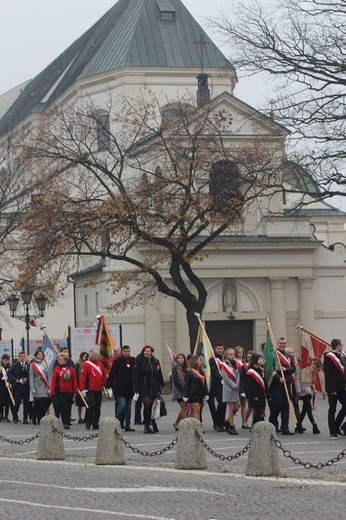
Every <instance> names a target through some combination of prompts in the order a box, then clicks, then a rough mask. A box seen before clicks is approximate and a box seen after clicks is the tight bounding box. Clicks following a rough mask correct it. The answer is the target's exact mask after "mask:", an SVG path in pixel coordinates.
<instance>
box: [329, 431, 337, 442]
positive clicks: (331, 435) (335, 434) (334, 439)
mask: <svg viewBox="0 0 346 520" xmlns="http://www.w3.org/2000/svg"><path fill="white" fill-rule="evenodd" d="M329 438H330V439H332V441H336V440H337V439H338V438H339V436H338V434H337V433H331V434H330V436H329Z"/></svg>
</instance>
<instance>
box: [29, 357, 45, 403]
mask: <svg viewBox="0 0 346 520" xmlns="http://www.w3.org/2000/svg"><path fill="white" fill-rule="evenodd" d="M32 363H36V364H37V365H40V366H41V367H42V368H43V371H44V373H45V376H46V379H47V381H48V385H50V380H49V376H48V367H47V363H46V362H45V360H44V359H43V360H42V361H39V360H38V359H36V358H34V359H33V360H32ZM32 363H31V365H30V392H31V393H32V397H33V398H34V399H40V398H42V397H49V390H48V388H46V386H45V384H44V383H43V382H42V380H41V379H40V377H39V376H38V375H37V374H36V372H35V370H34V369H33V367H32Z"/></svg>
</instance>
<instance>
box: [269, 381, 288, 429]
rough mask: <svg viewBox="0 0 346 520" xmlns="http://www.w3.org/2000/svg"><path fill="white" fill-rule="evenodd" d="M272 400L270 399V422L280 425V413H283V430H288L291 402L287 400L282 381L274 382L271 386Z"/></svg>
mask: <svg viewBox="0 0 346 520" xmlns="http://www.w3.org/2000/svg"><path fill="white" fill-rule="evenodd" d="M270 392H271V396H272V398H271V401H270V416H269V422H270V423H272V424H273V425H274V426H275V428H278V427H279V420H278V418H279V415H280V414H281V430H282V431H283V432H286V431H287V430H288V421H289V402H288V400H287V395H286V390H285V385H283V384H282V383H276V382H275V383H272V384H271V387H270Z"/></svg>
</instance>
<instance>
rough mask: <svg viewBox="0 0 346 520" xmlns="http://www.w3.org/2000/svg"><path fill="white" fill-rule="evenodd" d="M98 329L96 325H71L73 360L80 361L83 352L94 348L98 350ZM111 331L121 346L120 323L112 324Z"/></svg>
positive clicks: (114, 339)
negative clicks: (74, 326)
mask: <svg viewBox="0 0 346 520" xmlns="http://www.w3.org/2000/svg"><path fill="white" fill-rule="evenodd" d="M96 331H97V328H96V327H84V328H78V327H76V328H72V327H71V331H70V338H71V357H72V359H73V361H78V358H79V355H80V353H81V352H89V351H90V350H92V349H97V350H98V348H99V347H98V345H95V339H96ZM109 332H110V333H111V336H112V338H113V341H114V344H115V345H120V346H121V333H120V325H112V326H110V327H109Z"/></svg>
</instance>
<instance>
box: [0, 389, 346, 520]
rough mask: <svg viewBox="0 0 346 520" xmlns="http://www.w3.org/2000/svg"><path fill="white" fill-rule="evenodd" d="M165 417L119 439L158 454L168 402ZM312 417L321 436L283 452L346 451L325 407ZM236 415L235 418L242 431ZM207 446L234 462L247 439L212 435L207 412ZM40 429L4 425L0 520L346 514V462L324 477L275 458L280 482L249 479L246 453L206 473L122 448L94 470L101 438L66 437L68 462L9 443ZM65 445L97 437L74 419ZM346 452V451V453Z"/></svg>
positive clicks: (213, 462) (164, 440)
mask: <svg viewBox="0 0 346 520" xmlns="http://www.w3.org/2000/svg"><path fill="white" fill-rule="evenodd" d="M166 404H167V409H168V416H167V417H164V418H162V419H160V421H159V423H158V426H159V429H160V432H159V433H158V434H156V435H143V433H142V429H143V427H142V426H135V428H136V432H133V433H124V438H125V439H126V441H129V442H130V443H131V444H132V445H133V446H135V447H136V448H139V449H140V450H143V451H149V452H151V451H158V450H160V449H162V448H163V447H165V446H167V445H168V444H169V443H170V442H171V441H172V440H173V439H175V438H176V436H177V432H175V431H174V429H173V427H172V424H173V422H174V419H175V416H176V414H177V411H178V405H177V404H176V403H172V402H171V401H170V398H169V396H167V398H166ZM113 412H114V403H113V402H112V401H104V402H103V405H102V417H107V416H113ZM74 416H76V411H75V410H74ZM315 418H316V421H317V423H318V425H319V428H320V430H321V432H322V433H321V434H320V435H312V432H311V426H310V424H309V423H308V421H306V424H305V425H304V426H305V427H306V428H307V431H306V432H305V433H304V434H296V435H295V436H292V437H283V436H280V434H279V435H278V439H279V440H280V441H281V442H282V444H283V446H284V448H285V449H287V450H289V451H290V452H291V453H292V455H293V457H294V458H295V459H299V460H302V461H303V462H311V463H314V464H316V463H319V462H322V463H325V462H327V461H328V460H330V459H332V458H335V457H336V456H337V455H338V454H340V453H341V452H343V450H345V449H346V437H345V438H340V439H338V440H337V441H332V440H330V439H329V433H328V430H327V425H326V418H327V401H326V400H323V399H322V398H320V397H319V398H318V400H317V411H316V412H315ZM239 421H240V418H239V417H238V418H237V421H236V426H237V423H238V425H239ZM203 424H204V429H205V431H206V433H205V434H204V440H205V441H206V443H207V444H208V446H210V447H211V448H212V449H213V450H214V451H215V452H216V453H217V454H222V455H225V456H228V455H234V454H236V453H237V452H239V451H241V450H242V449H243V448H244V446H246V445H247V444H248V442H249V440H250V438H251V434H249V432H248V431H247V430H242V429H241V428H239V427H238V431H239V435H238V436H237V437H235V436H229V435H228V434H227V433H217V432H214V431H213V429H212V423H211V420H210V414H209V410H208V408H207V407H206V408H205V410H204V411H203ZM37 432H39V428H38V427H35V426H33V425H23V424H21V423H18V424H16V425H15V424H13V423H9V424H7V423H0V437H1V438H2V440H0V464H1V465H2V472H1V476H0V483H1V487H0V519H1V520H3V519H6V520H15V519H18V518H20V517H22V516H24V515H25V518H26V519H31V518H33V519H35V520H41V519H43V518H44V519H46V518H49V519H50V520H55V519H59V520H75V519H76V520H77V519H83V520H89V519H90V520H91V519H95V520H97V519H98V518H101V517H102V516H103V517H109V518H117V519H125V518H133V519H137V518H143V519H158V520H159V519H160V520H166V519H176V520H180V519H181V520H183V519H187V518H189V519H192V520H194V519H196V520H214V519H215V520H223V519H231V518H232V519H233V518H235V517H236V516H238V515H240V516H241V518H242V520H243V519H246V520H247V519H250V518H251V520H256V519H263V518H266V519H268V520H271V519H274V518H275V519H276V518H277V517H278V516H281V515H284V516H285V520H289V519H297V520H298V519H301V518H304V520H310V519H322V518H323V519H324V518H325V517H326V516H328V517H331V518H333V520H339V519H340V520H341V519H344V518H345V517H346V511H345V490H346V475H345V468H346V465H345V464H346V456H345V457H344V458H342V459H341V460H340V461H338V462H337V463H334V464H332V465H331V466H328V467H325V468H323V469H320V470H316V469H311V468H310V469H306V468H304V467H303V466H301V465H296V464H294V462H293V461H292V460H291V459H287V458H285V457H284V456H283V454H282V453H280V467H281V474H282V476H281V478H260V477H246V476H245V468H246V461H247V454H245V455H242V456H241V457H239V458H238V459H236V460H233V461H231V462H228V461H221V460H220V459H219V458H217V457H213V456H212V455H211V454H210V453H207V462H208V469H207V470H204V471H189V470H185V471H178V470H175V469H174V461H175V453H176V448H175V447H173V448H172V449H171V450H170V451H167V452H165V453H164V454H163V455H161V456H155V457H143V456H140V455H138V454H134V453H133V452H132V451H131V450H130V449H126V450H125V455H126V465H125V466H96V465H95V464H94V461H95V452H96V445H97V439H95V440H90V441H86V442H83V441H76V440H69V439H64V445H65V450H66V460H65V461H61V462H57V461H37V460H36V450H37V442H38V441H37V439H35V440H33V441H32V442H30V443H27V442H25V443H24V444H22V445H18V444H9V443H8V442H6V441H5V440H3V437H5V438H7V439H11V440H16V441H19V440H25V439H28V440H30V439H31V438H32V437H34V436H35V435H36V433H37ZM65 433H66V434H67V435H69V436H70V437H71V438H73V437H79V438H83V437H88V436H89V435H92V434H94V433H96V432H93V431H92V430H90V431H88V430H85V428H84V425H79V424H77V423H76V422H73V426H72V428H71V430H68V431H66V432H65ZM345 453H346V452H345Z"/></svg>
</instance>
